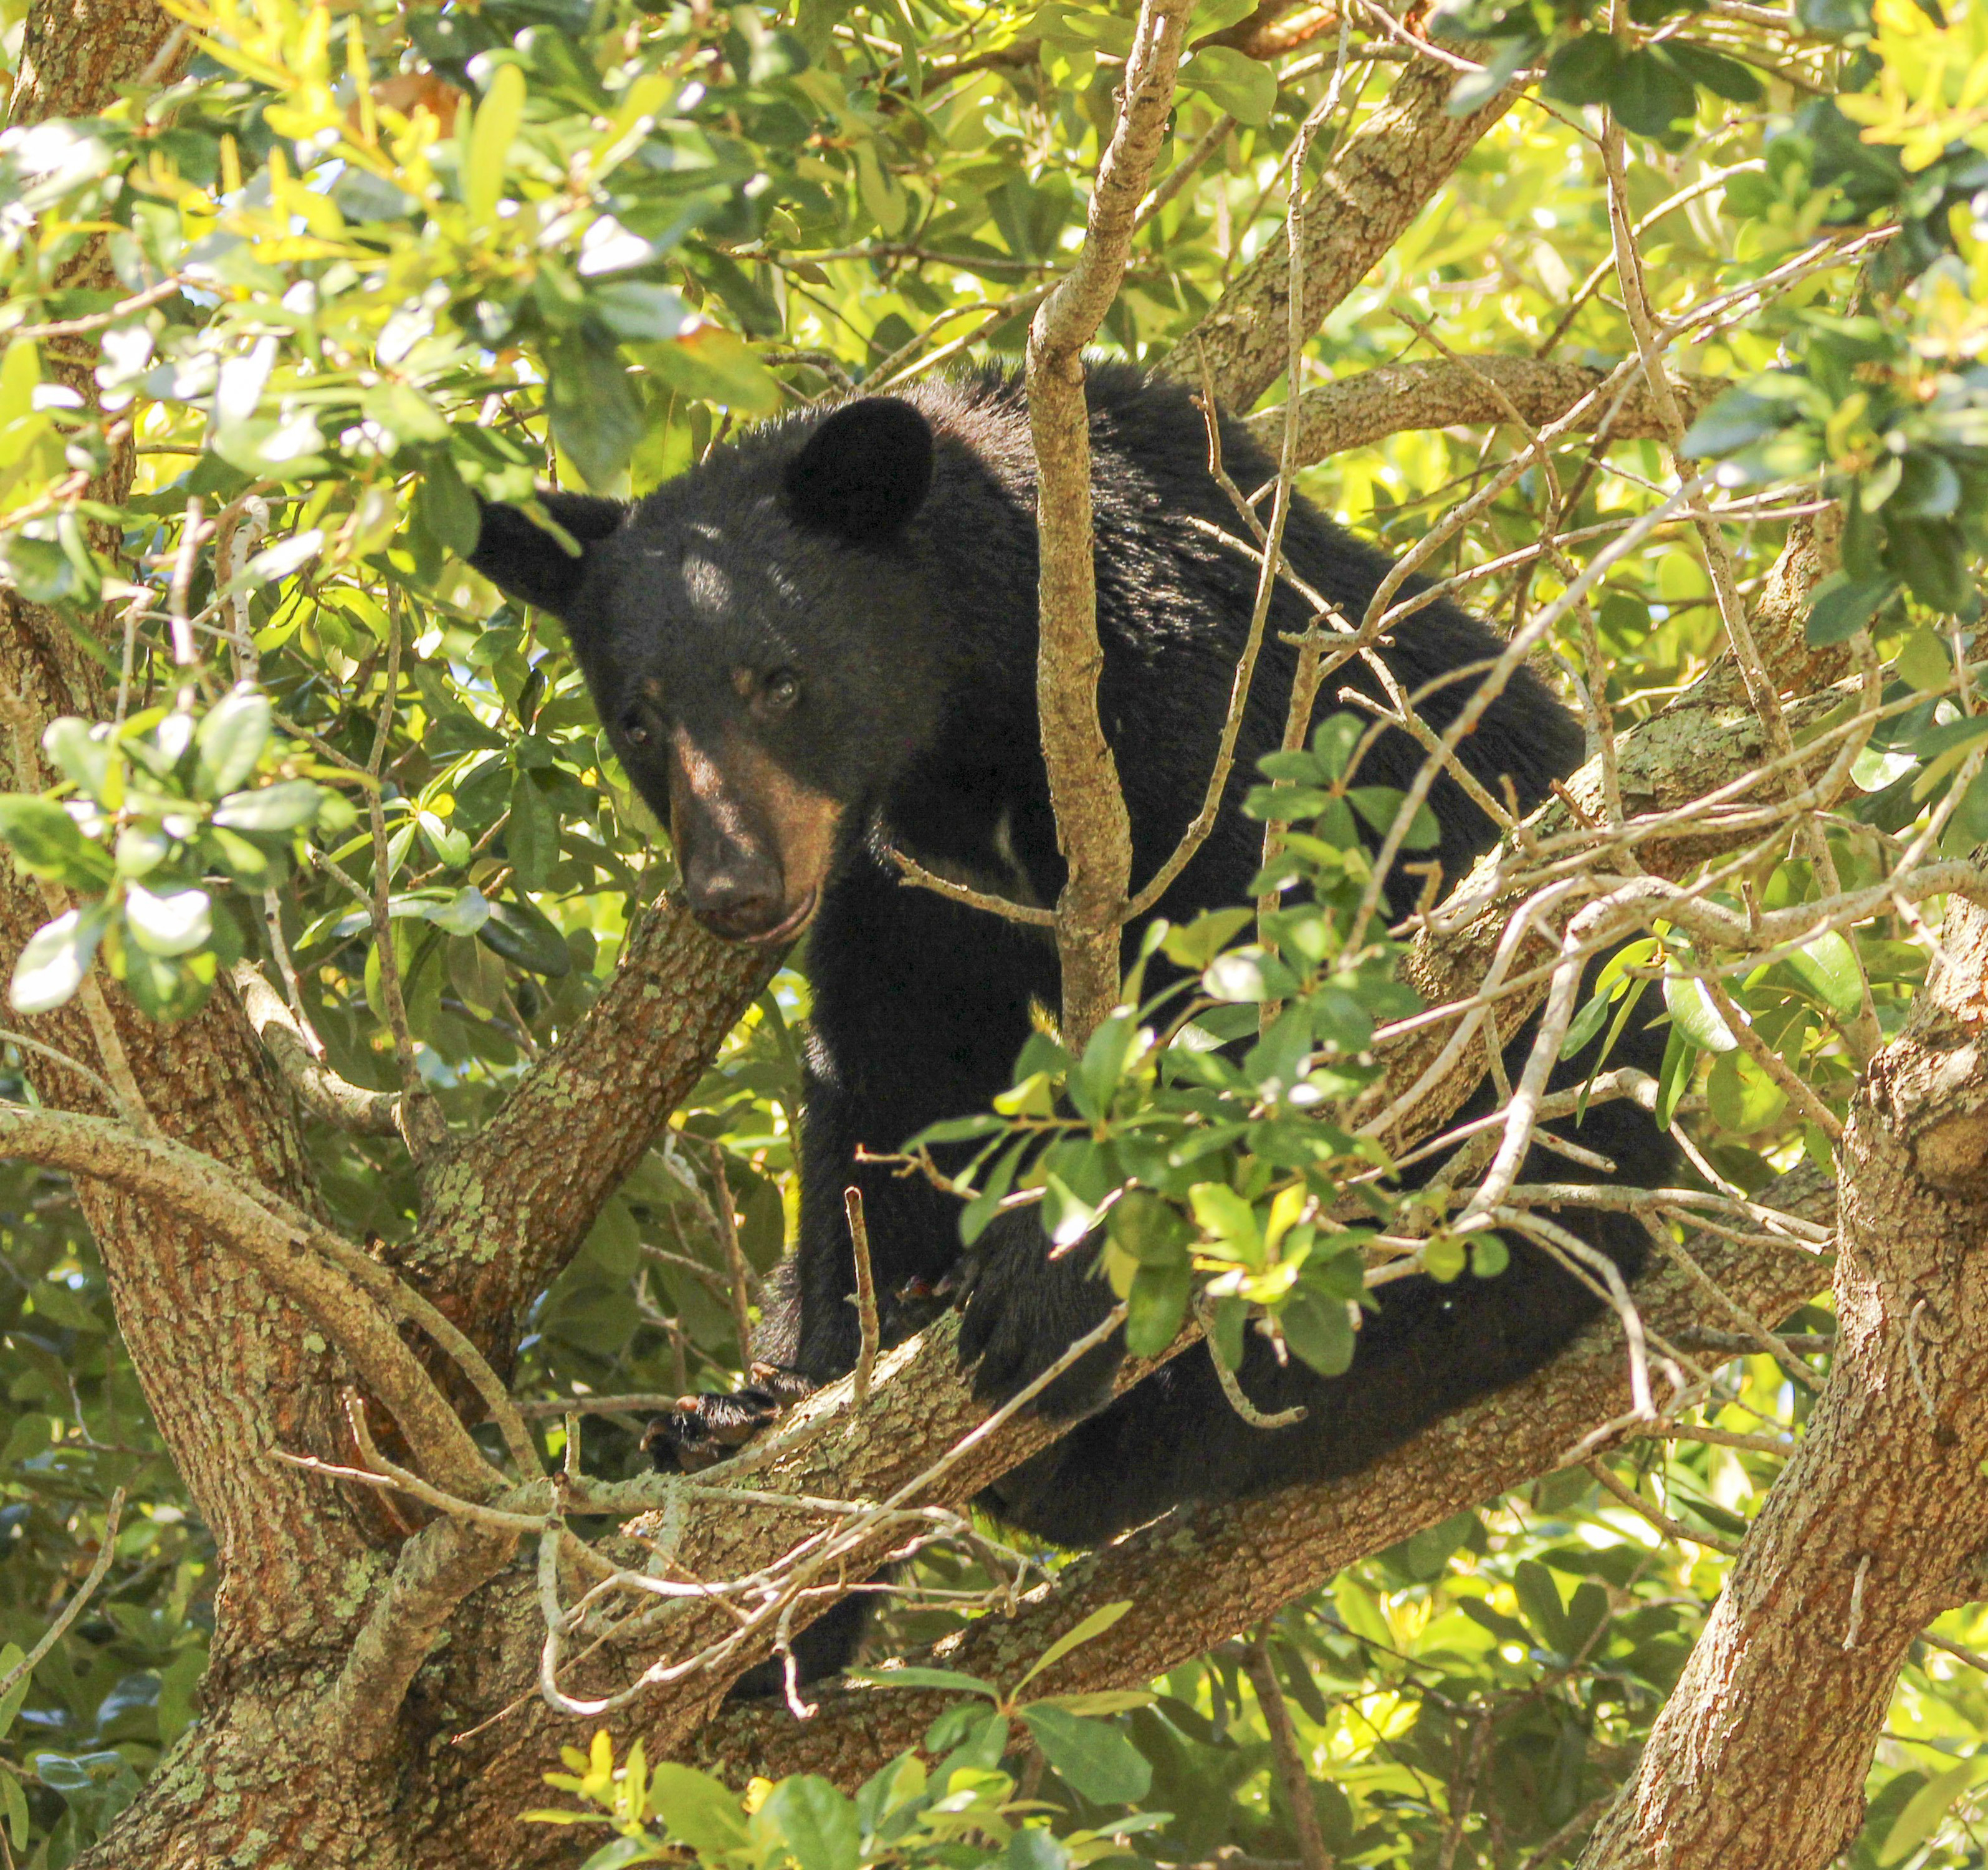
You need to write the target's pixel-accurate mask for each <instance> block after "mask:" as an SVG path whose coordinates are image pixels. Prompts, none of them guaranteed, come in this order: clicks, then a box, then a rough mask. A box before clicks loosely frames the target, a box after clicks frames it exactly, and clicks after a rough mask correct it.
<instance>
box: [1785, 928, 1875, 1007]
mask: <svg viewBox="0 0 1988 1870" xmlns="http://www.w3.org/2000/svg"><path fill="white" fill-rule="evenodd" d="M1787 969H1788V972H1790V973H1791V974H1793V975H1794V977H1795V978H1796V979H1797V980H1799V981H1800V982H1801V983H1802V985H1803V986H1805V987H1806V988H1807V989H1808V990H1809V992H1811V993H1813V994H1814V996H1816V998H1817V999H1819V1000H1821V1002H1822V1003H1823V1004H1824V1006H1827V1008H1828V1009H1830V1011H1831V1013H1835V1014H1837V1015H1838V1016H1840V1017H1841V1018H1843V1019H1846V1020H1847V1019H1849V1018H1851V1017H1852V1016H1854V1015H1855V1014H1856V1013H1858V1011H1859V1010H1861V1008H1862V1006H1863V1004H1864V984H1863V976H1862V974H1861V972H1860V970H1859V969H1858V965H1857V953H1856V951H1855V949H1853V948H1851V945H1850V944H1849V943H1848V942H1847V941H1845V940H1844V938H1843V937H1842V936H1841V935H1839V934H1838V933H1837V932H1836V931H1835V930H1834V929H1831V931H1829V932H1827V934H1824V935H1817V937H1816V938H1815V939H1814V941H1813V942H1810V943H1809V945H1807V947H1806V948H1804V949H1801V950H1800V952H1798V953H1796V954H1793V955H1789V957H1788V959H1787Z"/></svg>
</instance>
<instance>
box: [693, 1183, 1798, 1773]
mask: <svg viewBox="0 0 1988 1870" xmlns="http://www.w3.org/2000/svg"><path fill="white" fill-rule="evenodd" d="M1768 1195H1770V1197H1771V1198H1772V1199H1773V1201H1774V1202H1775V1203H1776V1205H1777V1206H1779V1207H1780V1208H1783V1209H1787V1210H1788V1211H1790V1212H1794V1213H1797V1214H1800V1215H1802V1216H1805V1217H1806V1218H1807V1219H1810V1220H1816V1221H1827V1219H1830V1218H1831V1214H1832V1211H1833V1206H1834V1199H1835V1189H1834V1185H1833V1184H1832V1183H1831V1182H1826V1181H1825V1180H1824V1178H1823V1177H1822V1176H1821V1175H1818V1174H1817V1172H1815V1171H1814V1170H1813V1169H1809V1168H1803V1169H1799V1170H1797V1171H1796V1172H1794V1174H1793V1175H1787V1176H1783V1178H1781V1180H1780V1182H1778V1183H1777V1184H1776V1185H1774V1187H1773V1189H1771V1190H1770V1191H1768ZM1693 1251H1694V1253H1696V1255H1697V1256H1699V1260H1700V1261H1701V1263H1702V1265H1703V1266H1705V1267H1706V1270H1708V1272H1709V1273H1710V1274H1711V1276H1712V1277H1713V1278H1714V1279H1716V1280H1717V1281H1718V1283H1719V1285H1720V1287H1722V1288H1723V1290H1726V1292H1728V1293H1731V1294H1732V1295H1733V1296H1734V1297H1736V1298H1737V1299H1739V1301H1740V1302H1741V1303H1743V1304H1746V1306H1748V1307H1750V1309H1751V1310H1755V1311H1756V1312H1759V1313H1761V1314H1768V1315H1773V1316H1779V1315H1783V1314H1786V1313H1787V1311H1789V1310H1792V1309H1793V1308H1794V1307H1795V1306H1797V1305H1798V1304H1800V1303H1801V1302H1802V1301H1803V1300H1805V1299H1807V1298H1808V1297H1810V1295H1811V1294H1812V1293H1814V1290H1815V1289H1816V1287H1817V1286H1818V1285H1819V1284H1820V1283H1821V1281H1822V1280H1823V1279H1824V1277H1825V1276H1824V1273H1823V1271H1822V1269H1821V1265H1820V1263H1819V1262H1818V1261H1817V1260H1816V1259H1814V1258H1812V1257H1810V1256H1807V1255H1800V1256H1798V1255H1796V1254H1794V1253H1786V1254H1783V1253H1774V1254H1763V1253H1760V1252H1759V1251H1758V1250H1757V1249H1754V1248H1753V1247H1750V1246H1737V1245H1735V1244H1733V1243H1729V1242H1726V1241H1724V1240H1722V1239H1718V1238H1716V1236H1700V1238H1699V1239H1698V1240H1696V1241H1695V1242H1694V1243H1693ZM1637 1298H1638V1303H1639V1304H1640V1305H1641V1308H1642V1310H1643V1313H1644V1315H1645V1318H1646V1319H1647V1320H1648V1322H1649V1323H1650V1324H1651V1325H1652V1327H1654V1328H1655V1331H1657V1332H1658V1333H1659V1334H1662V1335H1663V1336H1665V1337H1673V1338H1675V1337H1679V1336H1682V1334H1685V1332H1687V1331H1690V1330H1692V1328H1693V1327H1696V1326H1697V1325H1699V1324H1702V1323H1704V1322H1706V1321H1707V1320H1709V1319H1712V1318H1717V1317H1723V1316H1725V1315H1726V1314H1725V1313H1724V1311H1723V1308H1715V1307H1712V1306H1711V1305H1710V1304H1708V1302H1707V1301H1706V1298H1705V1297H1704V1296H1703V1294H1702V1293H1700V1292H1699V1290H1698V1289H1697V1288H1696V1286H1695V1284H1694V1283H1693V1282H1692V1280H1690V1279H1689V1277H1687V1276H1686V1275H1685V1273H1683V1272H1682V1270H1681V1269H1676V1268H1669V1269H1665V1270H1659V1271H1657V1272H1654V1273H1651V1274H1650V1275H1648V1277H1646V1278H1645V1280H1643V1282H1642V1283H1640V1284H1639V1285H1638V1288H1637ZM1748 1348H1751V1347H1750V1346H1749V1347H1748ZM1629 1401H1630V1397H1629V1379H1628V1368H1627V1365H1626V1364H1625V1360H1624V1358H1623V1355H1622V1337H1621V1328H1620V1327H1619V1326H1618V1324H1617V1322H1616V1320H1615V1319H1614V1317H1613V1316H1612V1314H1611V1315H1609V1316H1607V1317H1604V1318H1603V1319H1602V1320H1598V1321H1597V1323H1596V1324H1593V1325H1591V1326H1590V1327H1588V1328H1587V1331H1584V1332H1583V1333H1582V1334H1581V1336H1580V1337H1578V1338H1577V1339H1576V1341H1574V1343H1573V1344H1571V1345H1570V1346H1569V1347H1568V1348H1567V1350H1565V1351H1563V1352H1562V1353H1561V1354H1560V1356H1559V1357H1558V1358H1555V1359H1554V1361H1553V1362H1551V1363H1550V1364H1547V1366H1546V1367H1545V1368H1543V1369H1542V1370H1540V1371H1538V1372H1537V1373H1536V1374H1535V1375H1533V1376H1531V1377H1529V1378H1526V1380H1525V1381H1523V1382H1522V1383H1519V1384H1516V1385H1513V1387H1512V1388H1509V1389H1506V1390H1503V1391H1501V1392H1499V1393H1498V1394H1497V1395H1494V1396H1491V1397H1488V1398H1485V1399H1484V1400H1483V1401H1482V1402H1476V1403H1473V1404H1471V1405H1469V1406H1468V1407H1466V1408H1463V1409H1461V1410H1459V1411H1457V1412H1455V1413H1454V1414H1452V1415H1449V1416H1446V1417H1445V1418H1444V1419H1442V1420H1441V1421H1440V1422H1436V1423H1434V1424H1432V1425H1431V1426H1430V1427H1428V1429H1424V1430H1423V1431H1422V1432H1421V1433H1419V1434H1418V1435H1415V1437H1413V1438H1412V1439H1411V1440H1409V1441H1408V1442H1406V1443H1405V1445H1404V1446H1401V1448H1399V1449H1395V1451H1394V1452H1391V1454H1390V1455H1389V1456H1388V1459H1387V1461H1386V1463H1384V1465H1382V1466H1379V1467H1377V1468H1373V1469H1368V1471H1366V1472H1365V1473H1361V1474H1357V1475H1355V1476H1353V1477H1351V1479H1344V1480H1330V1481H1321V1482H1316V1483H1311V1484H1310V1485H1307V1486H1299V1487H1294V1488H1291V1489H1289V1490H1285V1491H1283V1492H1281V1493H1276V1494H1273V1495H1271V1496H1269V1497H1267V1498H1265V1499H1263V1500H1246V1501H1243V1502H1241V1503H1236V1504H1224V1505H1220V1506H1205V1507H1202V1508H1195V1509H1182V1510H1177V1511H1175V1512H1174V1513H1169V1514H1168V1515H1166V1516H1165V1517H1164V1518H1161V1519H1160V1520H1156V1521H1155V1523H1153V1524H1152V1525H1151V1526H1150V1527H1146V1528H1144V1529H1143V1530H1141V1531H1139V1532H1136V1533H1133V1534H1128V1536H1127V1537H1124V1538H1123V1539H1121V1540H1118V1541H1117V1543H1116V1544H1113V1545H1111V1546H1108V1547H1105V1548H1104V1549H1103V1550H1100V1551H1097V1552H1094V1553H1092V1554H1090V1555H1089V1556H1087V1557H1084V1558H1082V1559H1080V1560H1078V1561H1077V1562H1076V1563H1075V1564H1073V1565H1071V1566H1070V1567H1069V1569H1068V1570H1067V1571H1064V1572H1063V1573H1062V1574H1060V1577H1059V1580H1058V1582H1057V1584H1055V1585H1054V1586H1053V1587H1051V1588H1044V1589H1042V1590H1039V1591H1034V1592H1032V1593H1031V1594H1029V1598H1027V1599H1026V1601H1025V1603H1024V1605H1023V1608H1022V1610H1021V1611H1020V1613H1019V1615H1016V1616H1015V1617H1013V1618H984V1619H982V1620H981V1621H979V1622H976V1623H975V1625H973V1626H972V1628H971V1629H970V1630H969V1632H966V1633H965V1635H963V1636H962V1637H960V1638H955V1639H952V1640H950V1641H948V1642H947V1643H946V1644H945V1645H942V1646H941V1649H940V1650H939V1651H938V1652H936V1653H935V1654H934V1655H932V1656H931V1660H932V1661H934V1662H939V1663H941V1664H942V1665H944V1666H945V1667H948V1668H954V1669H965V1670H967V1671H969V1672H972V1673H975V1674H978V1675H981V1676H984V1677H986V1678H988V1679H997V1680H998V1679H1009V1678H1010V1677H1012V1676H1013V1675H1016V1674H1018V1673H1019V1672H1020V1670H1021V1669H1023V1668H1024V1667H1026V1665H1027V1664H1028V1662H1029V1661H1032V1660H1033V1659H1034V1658H1035V1657H1036V1656H1037V1655H1040V1654H1041V1652H1043V1649H1046V1647H1047V1646H1048V1645H1050V1643H1051V1642H1054V1641H1055V1640H1056V1638H1057V1637H1059V1636H1060V1635H1063V1633H1064V1632H1066V1631H1067V1630H1070V1629H1072V1628H1074V1627H1075V1626H1076V1625H1077V1624H1078V1623H1079V1622H1080V1621H1082V1619H1083V1618H1085V1617H1087V1616H1088V1615H1090V1614H1091V1613H1092V1612H1094V1611H1096V1610H1097V1609H1099V1608H1101V1607H1102V1606H1103V1605H1107V1604H1112V1603H1117V1602H1121V1601H1124V1600H1125V1599H1128V1598H1130V1599H1131V1601H1134V1602H1135V1603H1139V1602H1147V1601H1152V1600H1153V1599H1154V1598H1155V1594H1164V1598H1165V1603H1166V1605H1167V1615H1165V1617H1164V1618H1140V1617H1127V1618H1123V1619H1122V1620H1121V1621H1120V1622H1119V1623H1118V1624H1117V1625H1114V1627H1113V1628H1111V1630H1109V1631H1108V1632H1106V1633H1105V1634H1104V1635H1101V1636H1099V1637H1097V1638H1095V1639H1094V1640H1093V1641H1092V1642H1087V1643H1086V1644H1084V1645H1083V1646H1082V1647H1081V1648H1080V1649H1077V1650H1076V1651H1075V1652H1073V1653H1072V1654H1071V1655H1069V1656H1067V1657H1066V1658H1065V1659H1063V1661H1062V1662H1059V1663H1058V1664H1057V1666H1056V1668H1055V1669H1054V1670H1053V1671H1052V1672H1050V1674H1049V1675H1048V1676H1046V1677H1044V1678H1043V1680H1044V1683H1045V1686H1046V1692H1050V1693H1053V1694H1071V1693H1079V1692H1087V1691H1089V1690H1091V1689H1106V1688H1125V1687H1132V1686H1142V1685H1143V1684H1144V1683H1145V1682H1149V1681H1151V1680H1152V1679H1154V1678H1155V1676H1160V1675H1163V1674H1165V1672H1166V1671H1167V1670H1168V1669H1171V1668H1173V1667H1175V1665H1178V1663H1180V1662H1183V1661H1185V1660H1186V1659H1188V1658H1189V1657H1191V1656H1194V1655H1199V1654H1200V1653H1201V1652H1203V1651H1204V1650H1205V1649H1209V1648H1210V1647H1212V1645H1215V1643H1218V1642H1222V1641H1223V1640H1224V1639H1226V1638H1227V1637H1229V1635H1232V1634H1233V1633H1234V1632H1235V1631H1236V1629H1237V1628H1239V1627H1240V1626H1243V1625H1248V1624H1249V1623H1250V1622H1253V1621H1259V1620H1260V1619H1261V1618H1265V1617H1268V1616H1270V1615H1273V1614H1274V1613H1275V1612H1276V1611H1277V1610H1278V1609H1279V1608H1281V1607H1282V1606H1283V1605H1285V1604H1286V1603H1288V1602H1289V1601H1290V1600H1291V1599H1292V1598H1295V1597H1297V1596H1299V1595H1300V1594H1302V1593H1303V1592H1305V1591H1310V1590H1313V1589H1315V1588H1317V1587H1318V1586H1319V1585H1320V1584H1323V1583H1324V1582H1325V1581H1327V1579H1329V1578H1330V1577H1331V1576H1332V1575H1333V1574H1334V1573H1335V1572H1336V1571H1338V1570H1340V1569H1341V1567H1343V1566H1344V1565H1347V1564H1351V1563H1352V1562H1353V1561H1354V1560H1356V1559H1358V1558H1361V1557H1365V1556H1367V1555H1368V1554H1371V1553H1373V1552H1376V1551H1378V1550H1382V1549H1384V1547H1388V1546H1390V1545H1392V1544H1397V1543H1398V1542H1399V1541H1400V1540H1403V1539H1405V1538H1407V1537H1409V1536H1410V1535H1411V1534H1414V1533H1416V1532H1418V1531H1420V1530H1422V1529H1423V1528H1424V1527H1429V1526H1434V1525H1435V1524H1438V1523H1439V1522H1441V1521H1442V1520H1445V1519H1446V1518H1448V1517H1449V1516H1450V1515H1451V1514H1452V1513H1457V1512H1460V1511H1462V1510H1465V1509H1466V1508H1469V1507H1472V1506H1477V1505H1479V1504H1480V1503H1483V1502H1484V1501H1486V1500H1489V1499H1492V1498H1493V1497H1495V1496H1496V1495H1497V1494H1499V1493H1502V1492H1504V1491H1506V1490H1508V1489H1510V1488H1513V1487H1516V1486H1521V1485H1523V1483H1526V1482H1527V1481H1529V1480H1531V1479H1534V1478H1535V1477H1537V1476H1538V1475H1540V1474H1542V1473H1550V1472H1552V1471H1553V1470H1554V1469H1557V1468H1559V1467H1560V1466H1564V1464H1565V1459H1566V1456H1567V1449H1568V1448H1569V1447H1570V1446H1571V1445H1573V1444H1574V1443H1575V1442H1579V1441H1581V1440H1582V1439H1584V1438H1586V1437H1591V1436H1597V1433H1598V1435H1599V1436H1600V1438H1601V1439H1614V1437H1615V1436H1618V1435H1628V1434H1631V1433H1635V1432H1639V1431H1640V1430H1641V1428H1642V1427H1643V1425H1641V1424H1640V1423H1638V1422H1635V1420H1634V1419H1632V1418H1631V1417H1628V1416H1627V1415H1625V1408H1626V1405H1628V1402H1629ZM919 1660H921V1661H922V1660H925V1658H920V1659H919ZM886 1679H887V1678H886ZM943 1699H944V1698H943V1697H942V1696H936V1695H932V1694H928V1693H925V1692H907V1691H904V1690H901V1689H890V1688H888V1687H887V1686H883V1687H877V1688H868V1687H864V1688H849V1689H840V1690H837V1691H834V1692H830V1693H826V1694H823V1695H822V1696H820V1702H821V1713H820V1715H819V1716H818V1717H817V1718H816V1720H814V1721H813V1722H812V1723H810V1724H809V1725H808V1726H806V1727H804V1728H803V1727H796V1726H795V1725H794V1724H793V1723H791V1722H789V1721H787V1720H785V1719H784V1718H783V1717H779V1716H775V1715H773V1714H772V1713H770V1712H769V1711H767V1710H763V1709H755V1708H749V1707H748V1708H738V1709H731V1710H729V1711H727V1712H726V1713H724V1714H722V1715H721V1716H719V1717H718V1719H717V1720H715V1721H713V1722H712V1723H711V1724H710V1725H709V1726H708V1727H707V1728H706V1729H705V1730H704V1731H703V1732H702V1733H700V1734H699V1735H698V1739H697V1742H696V1752H695V1757H696V1758H697V1759H698V1760H701V1761H703V1762H705V1763H710V1764H719V1763H722V1765H723V1766H724V1767H725V1768H726V1769H727V1770H729V1771H731V1772H733V1773H738V1772H740V1771H742V1770H745V1769H746V1768H747V1767H748V1766H749V1767H750V1770H753V1771H755V1772H763V1773H766V1774H783V1773H789V1772H820V1773H825V1774H828V1775H829V1776H830V1777H833V1778H834V1779H836V1780H838V1781H840V1782H841V1783H843V1784H850V1785H854V1784H857V1782H858V1781H860V1780H861V1779H862V1778H863V1777H865V1776H866V1775H867V1774H869V1773H871V1772H873V1771H874V1770H875V1769H876V1768H877V1767H878V1766H879V1765H881V1764H882V1763H883V1762H884V1760H887V1759H889V1758H891V1756H892V1755H893V1754H894V1753H897V1752H898V1751H900V1750H902V1749H903V1748H904V1747H908V1746H911V1745H914V1744H915V1743H916V1741H917V1740H918V1736H920V1735H921V1733H923V1732H924V1730H925V1725H926V1724H927V1723H928V1722H929V1721H930V1720H931V1718H932V1716H933V1715H934V1714H935V1713H937V1712H938V1709H939V1708H940V1706H942V1705H943Z"/></svg>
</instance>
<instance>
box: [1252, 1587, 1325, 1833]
mask: <svg viewBox="0 0 1988 1870" xmlns="http://www.w3.org/2000/svg"><path fill="white" fill-rule="evenodd" d="M1266 1628H1267V1626H1266ZM1243 1667H1244V1668H1245V1669H1246V1670H1247V1671H1248V1672H1249V1686H1251V1687H1252V1688H1253V1689H1255V1690H1256V1705H1257V1706H1259V1708H1260V1709H1262V1710H1263V1725H1264V1726H1266V1727H1267V1728H1268V1729H1269V1730H1270V1759H1271V1762H1272V1763H1273V1765H1274V1766H1275V1767H1276V1774H1277V1784H1278V1786H1279V1787H1280V1789H1281V1790H1282V1791H1283V1795H1284V1803H1285V1804H1286V1805H1288V1806H1289V1807H1290V1812H1291V1829H1292V1831H1293V1832H1294V1833H1296V1834H1297V1841H1298V1861H1299V1862H1300V1863H1301V1864H1302V1865H1303V1866H1304V1870H1332V1858H1331V1857H1330V1855H1329V1854H1328V1853H1327V1850H1326V1848H1325V1834H1324V1832H1323V1831H1320V1829H1319V1828H1318V1807H1317V1805H1315V1804H1313V1802H1312V1796H1311V1774H1310V1773H1308V1772H1307V1771H1306V1770H1305V1763H1304V1758H1303V1755H1302V1754H1300V1753H1299V1751H1298V1740H1297V1735H1296V1734H1295V1733H1293V1732H1292V1731H1291V1711H1290V1709H1289V1708H1287V1707H1286V1706H1285V1705H1284V1691H1283V1688H1282V1687H1281V1686H1280V1685H1279V1683H1278V1681H1277V1671H1276V1665H1275V1664H1274V1663H1273V1662H1272V1661H1271V1660H1270V1642H1269V1640H1268V1637H1267V1634H1266V1629H1259V1630H1258V1631H1257V1632H1256V1634H1255V1635H1253V1636H1252V1637H1251V1638H1249V1645H1248V1647H1247V1648H1246V1649H1245V1650H1244V1651H1243Z"/></svg>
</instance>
